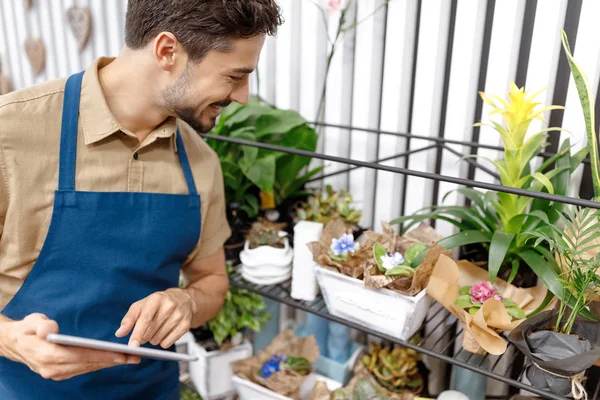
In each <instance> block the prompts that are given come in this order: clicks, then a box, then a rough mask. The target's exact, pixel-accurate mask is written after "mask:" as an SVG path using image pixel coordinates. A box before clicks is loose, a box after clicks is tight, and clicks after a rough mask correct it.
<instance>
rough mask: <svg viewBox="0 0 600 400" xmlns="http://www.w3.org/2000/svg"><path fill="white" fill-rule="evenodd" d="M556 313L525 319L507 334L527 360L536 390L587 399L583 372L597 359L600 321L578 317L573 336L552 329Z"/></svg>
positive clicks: (599, 356)
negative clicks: (583, 384) (583, 383)
mask: <svg viewBox="0 0 600 400" xmlns="http://www.w3.org/2000/svg"><path fill="white" fill-rule="evenodd" d="M556 319H557V313H556V311H554V310H549V311H545V312H542V313H540V314H538V315H536V316H534V317H531V318H528V319H527V320H525V322H523V323H522V324H520V325H519V326H518V327H517V328H516V329H515V330H513V331H512V332H511V333H510V335H509V336H508V340H510V341H511V343H513V344H514V345H515V346H517V348H518V349H519V350H521V352H523V354H525V356H526V357H527V359H528V361H529V364H530V365H529V366H528V367H527V378H528V379H529V381H530V382H531V383H532V384H533V386H535V387H536V388H539V389H545V390H549V391H551V392H554V393H556V394H558V395H561V396H568V395H569V394H572V395H573V396H574V397H575V398H576V399H582V398H583V399H586V398H587V395H586V393H585V390H584V389H583V386H582V381H583V379H584V375H583V374H582V372H584V371H585V370H587V369H588V368H590V367H591V366H592V365H594V363H595V362H596V361H597V360H598V359H599V358H600V323H598V322H593V321H589V320H586V319H584V318H581V317H578V318H577V319H576V320H575V324H574V325H573V330H572V333H573V335H565V334H562V333H557V332H554V331H553V330H548V329H549V328H550V329H552V328H554V326H555V325H556Z"/></svg>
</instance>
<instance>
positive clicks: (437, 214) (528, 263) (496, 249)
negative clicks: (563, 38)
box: [391, 83, 588, 311]
mask: <svg viewBox="0 0 600 400" xmlns="http://www.w3.org/2000/svg"><path fill="white" fill-rule="evenodd" d="M538 93H539V92H538ZM480 95H481V97H482V99H483V100H484V101H485V102H486V103H488V104H490V105H491V106H492V107H493V110H492V112H491V113H490V115H492V114H500V115H501V116H502V120H503V123H504V124H501V123H500V122H497V121H491V126H492V127H493V128H494V130H495V131H496V132H498V134H499V135H500V136H501V138H502V143H503V145H504V158H503V159H502V160H498V161H490V162H491V163H492V165H493V166H494V167H495V168H496V170H497V171H498V174H499V178H500V180H501V182H502V184H503V185H504V186H508V187H514V188H520V189H527V190H531V191H537V192H548V193H553V194H558V195H567V192H568V188H569V182H570V176H571V174H572V173H573V172H574V171H575V169H576V168H577V167H578V166H579V165H580V164H581V162H582V161H583V159H584V158H585V156H586V155H587V152H588V151H587V149H582V150H580V151H578V152H577V153H575V154H571V145H570V142H569V140H568V139H567V140H565V141H564V142H563V144H562V146H561V148H560V151H559V152H558V154H556V155H555V156H552V157H550V158H549V159H548V160H546V161H545V162H544V163H543V164H542V165H541V166H540V167H538V168H535V169H534V167H533V166H532V160H533V159H534V158H535V157H537V156H538V155H539V154H540V153H541V152H542V150H543V149H544V148H545V146H546V140H547V132H548V131H552V130H560V128H548V129H544V130H541V131H539V132H536V133H533V134H532V135H530V136H529V137H528V138H527V139H526V134H527V131H528V128H529V125H530V124H531V122H532V121H533V120H534V119H542V114H543V113H544V112H545V111H547V110H551V109H557V108H561V107H558V106H550V107H539V103H537V102H535V97H536V95H537V93H534V94H530V93H529V92H527V91H525V90H524V89H522V88H518V87H517V86H516V85H515V84H514V83H511V90H510V92H509V95H508V100H504V99H502V98H499V97H497V96H488V95H486V94H485V93H480ZM458 192H459V193H461V194H462V195H464V196H465V197H466V198H468V199H469V200H470V201H471V202H472V206H471V207H470V208H469V207H462V206H446V205H443V206H435V207H433V208H431V209H427V210H424V211H422V212H419V213H417V214H415V215H411V216H404V217H400V218H397V219H395V220H394V221H392V222H391V223H392V224H398V223H402V224H406V225H404V230H403V231H405V230H406V229H409V228H410V227H412V226H414V225H415V224H417V223H419V222H421V221H423V220H427V219H439V220H443V221H447V222H450V223H452V224H453V225H455V226H456V227H457V228H458V229H459V232H458V233H457V234H455V235H451V236H449V237H446V238H444V239H442V240H440V241H439V242H438V244H439V245H440V246H443V247H445V248H447V249H453V248H457V247H462V246H468V245H477V246H479V248H480V251H479V254H480V256H481V257H479V259H478V260H476V261H484V262H486V263H487V270H488V273H489V281H491V282H494V281H495V279H496V277H497V276H500V277H502V278H503V279H504V280H505V281H507V282H509V283H514V284H515V285H516V286H518V287H531V286H534V285H535V279H532V278H535V277H534V276H531V277H529V278H528V277H527V276H526V275H527V273H526V268H525V267H528V268H530V270H531V271H533V273H535V275H536V276H537V278H539V280H540V281H541V282H542V283H543V284H544V285H546V286H547V287H548V288H549V289H550V293H549V294H548V296H547V298H546V300H545V302H544V303H543V304H541V305H540V310H541V309H543V308H544V307H545V306H546V305H547V304H548V303H549V302H550V301H551V298H552V296H557V297H560V296H561V295H562V291H561V288H560V281H559V278H558V275H557V273H556V270H555V267H556V263H555V261H554V260H553V256H552V253H551V252H550V251H549V250H548V247H547V245H546V244H544V243H538V242H535V241H529V240H528V238H529V237H530V235H531V234H532V233H535V232H538V231H547V230H549V229H551V226H552V225H553V224H555V223H556V222H557V221H558V220H559V219H560V215H561V212H562V210H563V208H564V204H562V203H560V202H550V201H546V200H539V199H535V200H534V199H533V198H530V197H527V196H520V195H514V194H508V193H494V192H482V191H478V190H474V189H469V188H461V189H458ZM567 301H570V300H569V299H567ZM537 311H539V310H537Z"/></svg>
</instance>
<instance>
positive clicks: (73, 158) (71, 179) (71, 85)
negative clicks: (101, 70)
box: [58, 71, 198, 196]
mask: <svg viewBox="0 0 600 400" xmlns="http://www.w3.org/2000/svg"><path fill="white" fill-rule="evenodd" d="M84 73H85V71H82V72H79V73H77V74H74V75H71V76H70V77H69V79H67V84H66V86H65V94H64V100H63V109H62V126H61V131H60V157H59V158H60V161H59V170H58V190H61V191H73V190H75V165H76V163H77V129H78V125H79V123H78V122H79V103H80V100H81V83H82V82H83V74H84ZM175 135H176V136H177V138H176V140H177V152H178V154H179V162H180V163H181V168H182V169H183V174H184V176H185V181H186V182H187V186H188V191H189V194H190V195H193V196H195V195H197V194H198V191H197V190H196V184H195V183H194V176H193V175H192V169H191V167H190V162H189V160H188V157H187V154H186V152H185V147H184V145H183V140H182V139H181V133H180V132H179V128H177V132H176V133H175Z"/></svg>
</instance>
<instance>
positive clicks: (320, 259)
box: [307, 219, 375, 278]
mask: <svg viewBox="0 0 600 400" xmlns="http://www.w3.org/2000/svg"><path fill="white" fill-rule="evenodd" d="M345 233H352V229H351V228H350V227H348V226H346V224H344V222H343V221H342V220H341V219H333V220H331V221H329V222H328V223H327V225H325V228H324V229H323V233H322V234H321V238H320V239H319V241H318V242H310V243H308V244H307V246H308V248H309V249H310V251H311V252H312V254H313V260H314V261H315V262H316V263H318V264H319V265H321V266H323V267H325V268H328V269H332V270H334V271H337V272H340V273H342V274H344V275H348V276H351V277H353V278H361V277H362V276H363V273H364V268H365V267H364V266H365V263H366V261H367V260H368V259H369V257H371V253H372V252H373V245H374V244H375V242H372V243H371V241H370V240H369V238H368V237H367V238H366V240H365V242H364V243H361V244H360V246H359V247H358V250H356V251H355V252H354V253H349V254H348V259H347V260H346V261H344V262H337V261H334V260H332V259H331V257H329V248H330V247H331V240H332V239H337V238H339V237H340V236H342V235H343V234H345ZM355 240H356V238H355ZM369 249H370V250H369ZM369 251H370V252H371V253H369Z"/></svg>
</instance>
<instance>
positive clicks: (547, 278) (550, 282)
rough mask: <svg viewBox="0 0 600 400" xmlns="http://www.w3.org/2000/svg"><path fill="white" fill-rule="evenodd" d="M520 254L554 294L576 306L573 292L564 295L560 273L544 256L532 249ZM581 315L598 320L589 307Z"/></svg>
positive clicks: (571, 305) (568, 303)
mask: <svg viewBox="0 0 600 400" xmlns="http://www.w3.org/2000/svg"><path fill="white" fill-rule="evenodd" d="M518 256H519V257H521V259H522V260H523V261H525V263H527V265H529V268H531V269H532V271H533V272H534V273H535V274H536V275H537V277H538V278H539V279H540V281H541V282H542V284H543V285H544V286H546V287H547V288H548V290H549V291H550V292H551V293H552V294H553V295H554V296H556V297H558V298H559V299H560V300H561V301H563V302H565V303H566V304H567V305H568V306H569V307H571V308H573V307H574V306H575V298H574V297H573V296H572V295H571V294H569V293H566V295H565V296H563V294H564V293H563V290H562V284H561V282H560V280H559V278H558V274H557V273H556V271H554V268H552V266H551V265H550V264H549V263H548V262H547V261H546V260H545V259H544V257H542V256H541V255H540V254H539V253H536V252H535V251H534V250H531V249H527V250H523V251H521V252H519V253H518ZM581 315H583V316H584V317H586V318H588V319H591V320H593V321H595V320H596V317H594V315H593V314H592V313H591V312H590V311H589V310H587V309H584V310H582V312H581Z"/></svg>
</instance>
